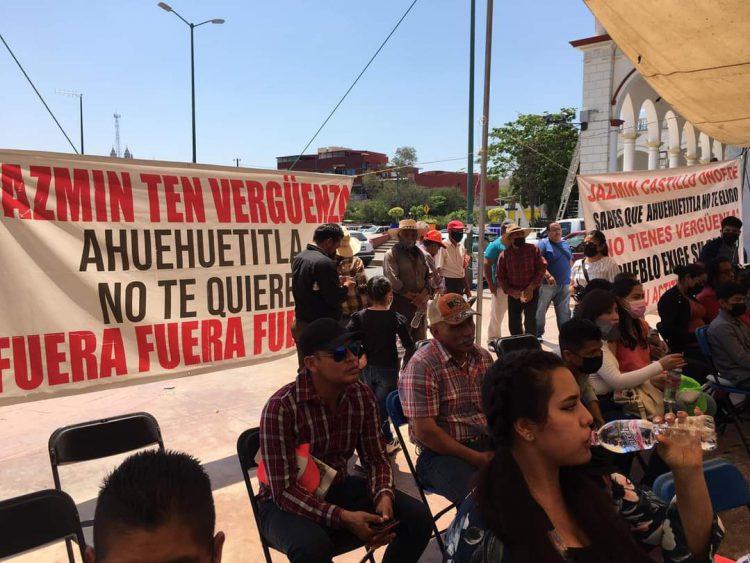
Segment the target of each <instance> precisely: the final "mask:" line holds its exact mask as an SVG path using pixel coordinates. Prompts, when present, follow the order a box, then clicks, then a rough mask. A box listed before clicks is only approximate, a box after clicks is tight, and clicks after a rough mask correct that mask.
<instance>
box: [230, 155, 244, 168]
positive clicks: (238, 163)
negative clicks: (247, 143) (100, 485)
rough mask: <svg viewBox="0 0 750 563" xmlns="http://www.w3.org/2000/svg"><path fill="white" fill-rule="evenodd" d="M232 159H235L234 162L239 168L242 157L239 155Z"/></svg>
mask: <svg viewBox="0 0 750 563" xmlns="http://www.w3.org/2000/svg"><path fill="white" fill-rule="evenodd" d="M232 160H233V161H234V164H235V166H236V167H237V168H239V167H240V160H242V159H241V158H239V157H235V158H233V159H232Z"/></svg>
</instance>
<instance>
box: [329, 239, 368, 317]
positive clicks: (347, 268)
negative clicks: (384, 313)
mask: <svg viewBox="0 0 750 563" xmlns="http://www.w3.org/2000/svg"><path fill="white" fill-rule="evenodd" d="M341 230H342V231H343V232H344V238H342V239H341V244H340V245H339V248H338V250H337V251H336V260H337V261H338V266H337V268H336V269H337V271H338V274H339V278H341V279H345V280H352V281H354V283H353V284H350V285H348V286H347V287H346V289H347V294H346V299H344V302H343V303H342V304H341V313H342V324H343V325H344V326H346V324H347V323H348V322H349V319H351V316H352V315H353V314H354V313H356V312H357V311H361V310H362V309H367V307H368V306H369V304H370V299H369V298H368V297H367V274H365V265H364V263H363V262H362V259H361V258H358V257H357V256H356V254H357V253H358V252H359V251H360V249H361V248H362V243H361V242H360V241H359V240H357V239H356V238H354V237H352V236H351V235H350V234H349V229H347V228H346V227H341Z"/></svg>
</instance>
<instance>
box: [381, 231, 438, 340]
mask: <svg viewBox="0 0 750 563" xmlns="http://www.w3.org/2000/svg"><path fill="white" fill-rule="evenodd" d="M397 236H398V242H397V243H396V244H395V245H394V246H393V248H391V249H390V250H389V251H388V252H386V253H385V258H384V259H383V275H384V276H385V277H386V278H388V281H389V282H391V287H393V305H392V306H391V308H392V309H393V310H394V311H396V312H397V313H400V314H402V315H403V316H404V317H406V320H407V321H408V322H409V324H410V325H413V324H416V323H415V322H412V321H413V320H414V316H415V315H416V314H420V315H422V317H424V312H425V310H426V308H427V301H428V300H429V298H430V294H431V293H432V291H431V289H430V269H429V267H428V266H427V260H426V259H425V257H424V254H423V252H422V251H421V250H420V249H419V248H418V247H417V237H418V233H417V222H416V221H415V220H414V219H402V220H401V222H399V224H398V232H397ZM417 321H418V324H417V326H416V327H414V326H411V336H412V339H413V340H414V341H415V342H417V341H418V340H424V339H425V337H426V336H427V324H426V323H425V319H424V318H421V319H417Z"/></svg>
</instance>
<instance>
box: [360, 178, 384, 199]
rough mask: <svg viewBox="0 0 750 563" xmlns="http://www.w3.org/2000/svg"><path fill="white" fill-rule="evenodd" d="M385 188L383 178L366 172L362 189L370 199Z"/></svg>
mask: <svg viewBox="0 0 750 563" xmlns="http://www.w3.org/2000/svg"><path fill="white" fill-rule="evenodd" d="M381 189H383V179H382V178H380V177H379V176H378V175H377V174H366V175H365V176H363V177H362V191H363V192H364V194H365V197H367V198H368V199H375V198H376V197H377V196H378V194H379V193H380V190H381Z"/></svg>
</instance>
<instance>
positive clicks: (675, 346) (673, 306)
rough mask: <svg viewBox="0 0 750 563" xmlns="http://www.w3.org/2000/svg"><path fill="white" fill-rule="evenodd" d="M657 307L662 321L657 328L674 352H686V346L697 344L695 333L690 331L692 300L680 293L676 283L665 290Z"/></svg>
mask: <svg viewBox="0 0 750 563" xmlns="http://www.w3.org/2000/svg"><path fill="white" fill-rule="evenodd" d="M657 308H658V310H659V316H660V317H661V322H660V323H659V324H658V325H656V328H657V329H658V330H659V334H661V336H662V338H664V340H665V341H666V342H667V344H668V345H669V348H670V350H671V351H672V352H684V351H685V348H688V347H694V346H696V345H697V342H698V341H697V340H696V338H695V334H694V333H691V332H689V331H688V326H689V325H690V300H689V299H688V298H687V297H685V296H684V295H683V294H682V293H680V290H679V289H678V287H677V286H676V285H675V286H674V287H672V288H671V289H669V290H668V291H666V292H664V295H662V296H661V299H659V303H658V304H657Z"/></svg>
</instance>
